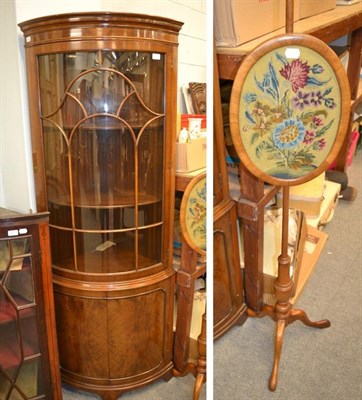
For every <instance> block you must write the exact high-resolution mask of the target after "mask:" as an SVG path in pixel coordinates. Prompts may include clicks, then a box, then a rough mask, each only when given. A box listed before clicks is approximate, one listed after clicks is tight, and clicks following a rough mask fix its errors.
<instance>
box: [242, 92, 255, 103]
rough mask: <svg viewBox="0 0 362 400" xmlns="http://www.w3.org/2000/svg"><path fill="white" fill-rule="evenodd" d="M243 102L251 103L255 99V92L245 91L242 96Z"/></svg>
mask: <svg viewBox="0 0 362 400" xmlns="http://www.w3.org/2000/svg"><path fill="white" fill-rule="evenodd" d="M244 100H245V103H247V104H250V103H253V102H254V101H255V100H256V94H255V93H246V94H245V96H244Z"/></svg>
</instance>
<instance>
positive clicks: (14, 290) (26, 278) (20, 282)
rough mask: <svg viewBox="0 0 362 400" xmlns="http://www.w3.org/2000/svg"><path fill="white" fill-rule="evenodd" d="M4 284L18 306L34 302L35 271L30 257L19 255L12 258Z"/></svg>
mask: <svg viewBox="0 0 362 400" xmlns="http://www.w3.org/2000/svg"><path fill="white" fill-rule="evenodd" d="M24 260H26V261H24ZM4 286H5V287H6V288H7V290H8V291H9V294H10V295H11V297H12V299H13V300H14V302H15V303H16V304H17V306H18V307H20V306H24V305H26V304H32V303H34V301H35V299H34V283H33V271H32V264H31V259H30V257H25V258H23V257H19V258H14V259H13V260H12V262H11V265H10V270H9V274H8V275H7V277H6V279H5V283H4Z"/></svg>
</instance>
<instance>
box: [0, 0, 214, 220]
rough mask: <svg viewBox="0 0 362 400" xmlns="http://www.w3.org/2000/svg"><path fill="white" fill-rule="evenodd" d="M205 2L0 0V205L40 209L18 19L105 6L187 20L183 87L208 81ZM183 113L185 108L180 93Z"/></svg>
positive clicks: (182, 54) (183, 38) (105, 8)
mask: <svg viewBox="0 0 362 400" xmlns="http://www.w3.org/2000/svg"><path fill="white" fill-rule="evenodd" d="M206 3H207V0H154V1H151V0H131V1H130V0H87V1H84V0H78V1H75V0H48V1H45V0H0V7H1V8H0V14H1V20H0V22H1V53H0V207H6V208H10V209H13V210H16V211H21V212H29V210H33V211H35V210H36V206H35V193H34V183H33V174H32V160H31V146H30V130H29V116H28V99H27V91H26V71H25V55H24V49H23V36H22V33H21V31H20V29H19V28H17V24H18V23H19V22H22V21H25V20H29V19H32V18H37V17H41V16H45V15H51V14H59V13H66V12H81V11H102V10H103V11H114V12H134V13H142V14H151V15H159V16H163V17H167V18H172V19H175V20H178V21H181V22H184V26H183V28H182V30H181V32H180V38H179V42H180V45H179V68H178V86H179V88H181V85H184V84H188V82H191V81H193V82H206V30H207V28H206ZM180 93H181V91H180ZM179 111H180V112H181V113H183V112H185V107H184V103H183V100H182V97H181V94H180V95H179Z"/></svg>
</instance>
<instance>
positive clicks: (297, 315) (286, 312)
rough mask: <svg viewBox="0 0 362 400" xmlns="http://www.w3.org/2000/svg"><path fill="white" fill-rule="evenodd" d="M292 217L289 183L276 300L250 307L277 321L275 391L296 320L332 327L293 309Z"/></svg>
mask: <svg viewBox="0 0 362 400" xmlns="http://www.w3.org/2000/svg"><path fill="white" fill-rule="evenodd" d="M288 220H289V187H285V188H284V189H283V222H282V252H281V255H280V256H279V259H278V277H277V279H276V281H275V296H276V299H277V301H276V304H275V306H274V307H272V306H269V305H265V306H263V308H262V310H261V312H260V313H256V312H254V311H253V310H251V309H248V315H249V316H250V317H258V318H261V317H263V316H265V315H267V316H269V317H271V318H272V319H273V320H274V321H275V323H276V327H275V343H274V363H273V369H272V373H271V375H270V379H269V389H270V390H271V391H274V390H275V389H276V387H277V383H278V370H279V362H280V357H281V352H282V345H283V339H284V331H285V328H286V327H287V326H288V325H289V324H291V323H293V322H294V321H301V322H303V323H304V324H305V325H307V326H311V327H314V328H320V329H322V328H328V327H329V326H330V325H331V323H330V322H329V321H328V320H326V319H324V320H321V321H317V322H312V321H310V320H309V318H308V316H307V314H306V312H305V311H303V310H298V309H295V310H293V309H292V304H291V303H290V298H291V293H292V288H293V281H292V279H291V278H290V257H289V255H288V223H289V222H288Z"/></svg>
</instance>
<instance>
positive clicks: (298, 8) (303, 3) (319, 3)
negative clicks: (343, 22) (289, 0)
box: [294, 0, 336, 20]
mask: <svg viewBox="0 0 362 400" xmlns="http://www.w3.org/2000/svg"><path fill="white" fill-rule="evenodd" d="M334 8H336V0H296V1H295V2H294V12H295V14H296V15H297V19H298V20H299V19H303V18H308V17H311V16H312V15H316V14H321V13H324V12H326V11H329V10H333V9H334Z"/></svg>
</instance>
